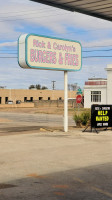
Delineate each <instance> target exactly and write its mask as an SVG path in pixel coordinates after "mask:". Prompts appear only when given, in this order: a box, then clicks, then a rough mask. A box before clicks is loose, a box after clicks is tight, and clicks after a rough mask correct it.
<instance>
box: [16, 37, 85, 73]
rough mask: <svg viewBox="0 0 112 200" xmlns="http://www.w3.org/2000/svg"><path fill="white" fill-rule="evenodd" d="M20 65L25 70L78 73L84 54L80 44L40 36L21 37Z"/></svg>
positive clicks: (19, 45)
mask: <svg viewBox="0 0 112 200" xmlns="http://www.w3.org/2000/svg"><path fill="white" fill-rule="evenodd" d="M18 47H19V51H18V53H19V55H18V63H19V65H20V66H21V67H23V68H32V69H49V70H59V71H78V70H80V69H81V62H82V59H81V57H82V53H81V44H80V43H79V42H75V41H70V40H62V39H57V38H49V37H44V36H39V35H30V34H27V35H21V36H20V38H19V40H18Z"/></svg>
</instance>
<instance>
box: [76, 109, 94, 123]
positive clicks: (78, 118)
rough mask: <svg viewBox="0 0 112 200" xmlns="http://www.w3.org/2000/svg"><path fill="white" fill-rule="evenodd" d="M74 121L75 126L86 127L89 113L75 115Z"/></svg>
mask: <svg viewBox="0 0 112 200" xmlns="http://www.w3.org/2000/svg"><path fill="white" fill-rule="evenodd" d="M73 119H74V121H75V122H76V125H77V126H81V125H83V126H86V124H87V122H88V121H89V120H90V119H91V113H90V112H89V111H88V112H82V113H81V114H80V115H79V114H75V115H74V117H73Z"/></svg>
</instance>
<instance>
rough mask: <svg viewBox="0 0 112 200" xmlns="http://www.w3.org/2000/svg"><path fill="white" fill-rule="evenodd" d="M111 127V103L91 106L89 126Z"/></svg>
mask: <svg viewBox="0 0 112 200" xmlns="http://www.w3.org/2000/svg"><path fill="white" fill-rule="evenodd" d="M108 127H112V105H94V104H93V105H92V106H91V128H108Z"/></svg>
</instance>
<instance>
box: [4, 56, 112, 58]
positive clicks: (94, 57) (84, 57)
mask: <svg viewBox="0 0 112 200" xmlns="http://www.w3.org/2000/svg"><path fill="white" fill-rule="evenodd" d="M0 58H18V57H6V56H3V57H0ZM82 58H112V56H83V57H82Z"/></svg>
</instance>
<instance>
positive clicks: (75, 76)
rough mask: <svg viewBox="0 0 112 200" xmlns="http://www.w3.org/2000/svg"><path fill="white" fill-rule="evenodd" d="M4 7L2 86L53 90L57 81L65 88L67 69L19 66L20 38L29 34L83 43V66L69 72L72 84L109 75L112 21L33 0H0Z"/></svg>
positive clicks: (0, 58)
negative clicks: (52, 69) (56, 69)
mask: <svg viewBox="0 0 112 200" xmlns="http://www.w3.org/2000/svg"><path fill="white" fill-rule="evenodd" d="M0 9H1V12H0V86H5V87H6V88H12V89H13V88H15V89H19V88H21V89H28V87H29V86H30V85H32V84H33V85H36V84H41V85H42V86H47V87H48V89H52V81H56V82H55V89H63V88H64V72H60V71H51V70H35V69H23V68H21V67H20V66H19V65H18V58H17V57H18V54H17V53H18V52H17V51H18V38H19V36H20V35H22V34H26V33H28V34H31V33H32V34H39V35H46V36H49V37H56V38H62V39H68V40H75V41H79V42H80V43H81V45H82V69H81V70H80V71H78V72H68V83H69V84H74V83H77V84H78V85H79V86H80V87H81V88H82V89H83V87H84V83H85V81H87V80H88V78H106V71H105V68H106V67H107V65H108V64H112V57H105V56H112V23H111V22H109V21H106V20H102V19H97V18H95V17H91V16H87V15H84V14H80V13H76V12H70V11H65V10H61V9H58V8H54V7H50V6H46V5H43V4H39V3H35V2H32V1H29V0H5V1H3V0H0ZM92 56H94V57H92ZM96 56H103V57H96Z"/></svg>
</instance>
